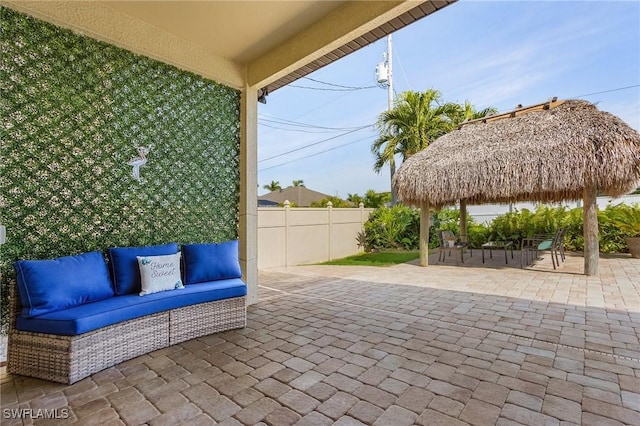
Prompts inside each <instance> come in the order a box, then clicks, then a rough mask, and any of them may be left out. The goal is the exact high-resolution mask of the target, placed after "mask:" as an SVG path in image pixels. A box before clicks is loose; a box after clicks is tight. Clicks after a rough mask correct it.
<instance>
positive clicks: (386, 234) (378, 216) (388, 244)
mask: <svg viewBox="0 0 640 426" xmlns="http://www.w3.org/2000/svg"><path fill="white" fill-rule="evenodd" d="M364 233H365V235H364V238H363V237H358V238H357V241H358V243H359V244H362V242H363V240H364V249H365V251H371V250H383V249H404V250H412V249H417V248H418V245H419V238H420V213H419V211H418V210H416V209H412V208H409V207H406V206H404V205H402V204H397V205H395V206H393V207H380V208H378V209H376V210H374V211H373V212H372V213H371V214H370V215H369V219H368V220H367V221H366V222H365V224H364Z"/></svg>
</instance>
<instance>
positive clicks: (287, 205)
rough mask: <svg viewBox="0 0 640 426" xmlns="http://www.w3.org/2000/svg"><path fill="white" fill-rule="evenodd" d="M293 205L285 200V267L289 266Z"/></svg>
mask: <svg viewBox="0 0 640 426" xmlns="http://www.w3.org/2000/svg"><path fill="white" fill-rule="evenodd" d="M290 208H291V203H289V200H284V266H285V267H287V266H289V209H290Z"/></svg>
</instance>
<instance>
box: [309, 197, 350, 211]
mask: <svg viewBox="0 0 640 426" xmlns="http://www.w3.org/2000/svg"><path fill="white" fill-rule="evenodd" d="M329 202H331V206H332V207H337V208H348V207H353V205H352V204H351V202H350V201H346V200H343V199H342V198H340V197H336V196H333V195H330V196H328V197H326V198H323V199H322V200H320V201H312V202H311V203H310V204H309V207H327V205H328V204H329Z"/></svg>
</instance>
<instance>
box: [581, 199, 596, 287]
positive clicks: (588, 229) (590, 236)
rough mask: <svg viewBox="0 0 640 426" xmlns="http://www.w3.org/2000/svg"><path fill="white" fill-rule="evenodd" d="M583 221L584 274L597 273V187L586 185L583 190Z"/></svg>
mask: <svg viewBox="0 0 640 426" xmlns="http://www.w3.org/2000/svg"><path fill="white" fill-rule="evenodd" d="M582 194H583V203H584V208H583V223H584V231H583V236H584V274H585V275H587V276H591V275H598V260H599V257H600V243H599V242H598V204H597V198H596V197H597V195H598V192H597V189H596V188H595V187H586V188H585V189H584V190H583V193H582Z"/></svg>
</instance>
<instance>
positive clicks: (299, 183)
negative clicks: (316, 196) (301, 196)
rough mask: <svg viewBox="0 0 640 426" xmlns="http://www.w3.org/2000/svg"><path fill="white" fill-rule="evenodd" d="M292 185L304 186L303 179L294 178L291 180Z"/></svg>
mask: <svg viewBox="0 0 640 426" xmlns="http://www.w3.org/2000/svg"><path fill="white" fill-rule="evenodd" d="M293 186H304V181H303V180H302V179H300V180H294V181H293Z"/></svg>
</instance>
